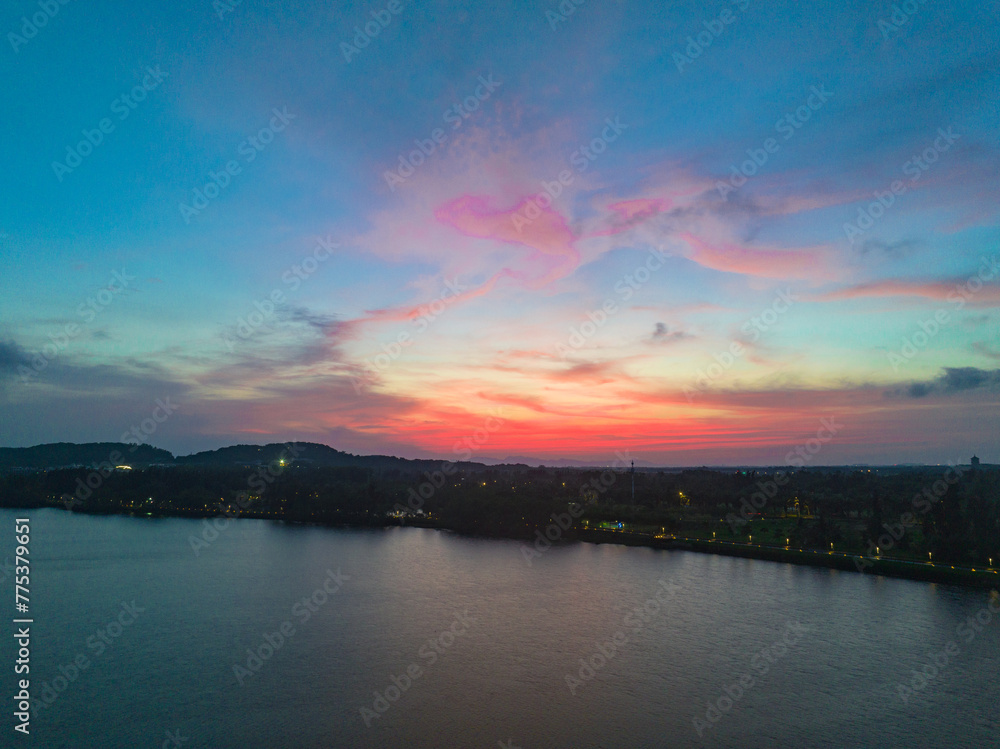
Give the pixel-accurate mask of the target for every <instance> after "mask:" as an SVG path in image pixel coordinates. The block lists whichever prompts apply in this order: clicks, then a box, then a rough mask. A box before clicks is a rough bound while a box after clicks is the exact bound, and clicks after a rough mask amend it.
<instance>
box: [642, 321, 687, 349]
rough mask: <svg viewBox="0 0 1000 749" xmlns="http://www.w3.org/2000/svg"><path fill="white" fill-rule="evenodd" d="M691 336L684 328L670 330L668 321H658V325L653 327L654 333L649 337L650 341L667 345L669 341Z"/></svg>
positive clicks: (672, 341) (673, 341)
mask: <svg viewBox="0 0 1000 749" xmlns="http://www.w3.org/2000/svg"><path fill="white" fill-rule="evenodd" d="M690 337H691V336H690V335H688V334H687V333H685V332H684V331H683V330H673V331H672V330H670V326H669V325H667V324H666V323H662V322H658V323H656V327H655V328H654V329H653V334H652V335H651V336H650V338H649V342H650V343H653V344H656V345H665V344H668V343H675V342H677V341H683V340H684V339H685V338H690Z"/></svg>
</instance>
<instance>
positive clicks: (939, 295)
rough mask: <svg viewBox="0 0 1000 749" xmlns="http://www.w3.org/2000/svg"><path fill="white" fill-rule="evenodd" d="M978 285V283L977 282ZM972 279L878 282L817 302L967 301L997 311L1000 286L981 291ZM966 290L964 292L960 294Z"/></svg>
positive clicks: (830, 294)
mask: <svg viewBox="0 0 1000 749" xmlns="http://www.w3.org/2000/svg"><path fill="white" fill-rule="evenodd" d="M976 281H977V282H978V279H976ZM968 283H969V281H968V279H963V280H959V281H952V282H950V283H946V282H941V281H935V282H919V281H877V282H874V283H866V284H859V285H857V286H850V287H848V288H845V289H838V290H837V291H830V292H827V293H825V294H819V295H817V296H816V297H815V299H816V301H822V302H833V301H840V300H843V299H861V298H884V297H900V296H907V297H920V298H923V299H933V300H935V301H946V300H948V299H962V298H964V299H966V301H967V303H968V304H969V305H970V306H974V307H975V306H982V307H995V306H997V305H1000V286H997V285H995V284H994V285H989V284H984V285H982V286H981V287H980V288H979V289H978V290H976V291H973V290H972V288H973V287H974V286H975V284H973V287H970V286H968V285H967V284H968ZM960 289H961V290H962V291H961V292H960V291H959V290H960Z"/></svg>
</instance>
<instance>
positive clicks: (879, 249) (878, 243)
mask: <svg viewBox="0 0 1000 749" xmlns="http://www.w3.org/2000/svg"><path fill="white" fill-rule="evenodd" d="M855 246H856V248H857V253H858V254H859V255H872V256H874V255H881V256H883V257H886V258H890V259H893V260H898V259H900V258H904V257H907V256H908V255H911V254H912V253H914V252H916V251H917V250H918V249H919V248H920V242H918V241H917V240H915V239H900V240H898V241H896V242H883V241H882V240H881V239H866V240H864V241H863V242H859V243H858V244H857V245H855Z"/></svg>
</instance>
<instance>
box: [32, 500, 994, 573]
mask: <svg viewBox="0 0 1000 749" xmlns="http://www.w3.org/2000/svg"><path fill="white" fill-rule="evenodd" d="M43 506H46V505H43ZM47 507H49V508H52V509H63V508H61V507H53V506H52V505H47ZM24 509H39V507H38V506H37V505H36V506H35V507H34V508H24ZM71 512H85V513H86V514H95V515H105V514H106V515H127V516H132V517H182V518H193V519H198V518H200V519H208V520H211V519H213V518H220V517H227V516H224V515H219V514H218V513H210V512H205V511H204V510H200V509H194V508H173V509H171V510H164V509H162V508H159V509H157V510H154V511H151V512H142V511H130V512H120V511H119V512H115V511H102V510H95V509H91V510H82V509H80V508H77V509H74V510H72V511H71ZM228 517H229V518H230V519H236V518H241V519H246V520H271V521H274V522H280V523H297V524H304V525H317V526H326V527H338V528H394V527H418V528H427V529H430V530H438V531H447V532H451V533H457V534H460V535H466V536H473V537H479V538H497V539H508V540H522V541H528V540H529V537H530V538H531V539H532V540H533V539H535V538H536V536H535V535H534V532H535V531H534V529H532V530H530V531H526V532H525V533H524V534H518V533H509V532H508V533H499V532H484V531H483V530H482V529H477V530H470V529H461V528H450V527H447V526H445V525H443V524H441V523H439V522H436V521H435V520H434V519H431V518H423V519H419V520H416V519H410V520H407V521H406V522H402V523H401V522H400V521H398V520H394V519H389V518H382V517H371V516H369V517H366V518H357V517H356V518H343V519H338V520H336V521H327V522H324V521H318V520H310V519H302V518H295V519H292V518H286V517H282V516H281V515H280V513H277V512H254V511H244V512H239V513H233V514H232V515H230V516H228ZM529 534H530V536H529ZM561 541H562V542H574V541H579V542H583V543H594V544H602V543H604V544H618V545H621V546H645V547H648V548H653V549H663V550H680V551H695V552H699V553H703V554H721V555H724V556H734V557H745V558H750V559H761V560H765V561H770V562H781V563H785V564H801V565H808V566H811V567H826V568H829V569H836V570H842V571H845V572H854V573H862V574H874V575H883V576H885V577H899V578H906V579H909V580H920V581H923V582H933V583H942V584H946V585H962V586H966V587H975V588H986V589H994V590H996V589H1000V572H998V570H997V569H995V568H989V569H986V568H980V567H977V568H972V567H956V566H953V565H949V564H931V563H929V562H913V561H908V560H903V559H892V558H889V557H884V556H879V557H870V556H862V555H858V554H850V553H846V552H839V551H822V550H818V549H794V548H790V547H780V546H765V545H759V544H751V543H740V542H729V541H719V540H715V539H700V538H687V537H682V536H674V535H670V534H658V535H653V534H648V533H636V532H632V531H626V530H603V529H602V530H599V529H592V528H591V529H588V528H571V529H569V530H567V531H566V532H564V533H563V535H562V537H561Z"/></svg>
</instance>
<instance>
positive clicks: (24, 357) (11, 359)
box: [0, 341, 31, 373]
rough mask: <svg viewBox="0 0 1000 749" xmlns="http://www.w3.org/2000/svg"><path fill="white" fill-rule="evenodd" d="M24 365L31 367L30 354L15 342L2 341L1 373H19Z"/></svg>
mask: <svg viewBox="0 0 1000 749" xmlns="http://www.w3.org/2000/svg"><path fill="white" fill-rule="evenodd" d="M22 364H23V365H25V366H31V361H30V359H29V357H28V352H27V351H25V350H24V349H23V348H22V347H21V346H19V345H18V344H17V343H15V342H14V341H0V373H5V372H17V368H18V366H20V365H22Z"/></svg>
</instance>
